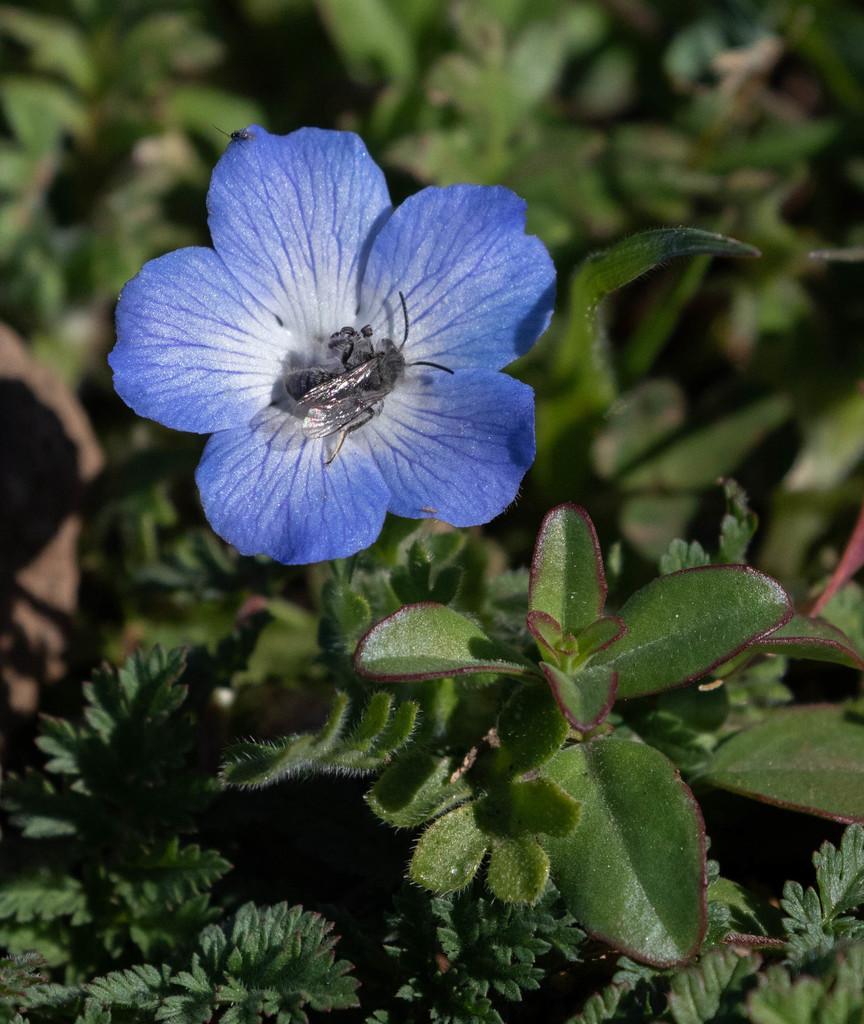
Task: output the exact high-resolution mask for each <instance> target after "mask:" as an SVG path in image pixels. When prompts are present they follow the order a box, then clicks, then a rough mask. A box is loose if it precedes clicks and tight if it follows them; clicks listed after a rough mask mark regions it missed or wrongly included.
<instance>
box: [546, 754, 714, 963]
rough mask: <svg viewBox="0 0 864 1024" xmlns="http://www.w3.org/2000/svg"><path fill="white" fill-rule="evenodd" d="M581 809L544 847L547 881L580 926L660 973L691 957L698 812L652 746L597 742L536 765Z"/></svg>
mask: <svg viewBox="0 0 864 1024" xmlns="http://www.w3.org/2000/svg"><path fill="white" fill-rule="evenodd" d="M543 775H544V776H546V777H548V778H551V779H554V780H555V781H556V782H557V783H558V784H559V785H560V786H561V788H562V789H564V790H565V791H566V792H567V793H569V794H570V796H572V797H573V798H574V799H575V800H579V801H581V802H582V819H581V821H580V824H579V827H578V828H577V829H575V830H574V831H573V832H572V833H571V834H570V835H569V836H566V837H565V838H562V839H548V840H547V841H546V843H545V845H546V849H547V850H548V852H549V859H550V862H551V865H552V880H553V882H554V883H555V885H556V886H558V888H559V889H560V890H561V893H562V895H563V897H564V900H565V902H566V903H567V906H568V909H569V910H570V912H571V913H572V914H573V915H574V916H575V917H576V919H577V920H578V921H579V923H580V925H582V927H583V928H585V929H587V930H588V931H589V932H591V933H593V934H594V935H596V936H597V937H599V938H602V939H603V940H604V941H606V942H608V943H610V944H611V945H613V946H615V947H616V948H618V949H621V950H624V951H625V952H627V954H628V955H629V956H632V957H634V958H636V959H638V960H642V961H645V962H646V963H651V964H655V965H658V966H671V965H673V964H680V963H683V962H684V961H686V960H688V959H689V958H690V957H691V956H693V954H694V953H695V952H696V950H697V949H698V948H699V943H700V942H701V940H702V936H703V934H704V931H705V922H706V904H705V833H704V826H703V823H702V815H701V814H700V813H699V808H698V807H697V805H696V802H695V801H694V799H693V795H692V793H691V792H690V790H689V789H688V788H687V786H686V785H685V784H684V783H683V782H682V781H681V778H680V776H679V774H678V772H677V771H676V769H675V766H674V765H673V764H672V762H671V761H669V760H668V759H667V758H666V757H664V756H663V755H662V754H661V753H660V752H659V751H657V750H655V749H654V748H653V747H649V746H646V745H645V744H642V743H630V742H625V741H623V740H617V739H597V740H593V741H592V742H590V743H585V744H581V745H579V746H574V747H570V748H569V749H567V750H564V751H562V752H561V753H560V754H559V755H558V756H557V757H555V758H554V759H553V760H552V761H550V762H549V763H548V764H547V765H546V766H544V768H543Z"/></svg>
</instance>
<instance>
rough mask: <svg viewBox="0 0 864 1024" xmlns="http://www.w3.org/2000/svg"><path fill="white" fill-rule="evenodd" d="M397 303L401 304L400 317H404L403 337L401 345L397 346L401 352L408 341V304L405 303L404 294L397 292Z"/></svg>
mask: <svg viewBox="0 0 864 1024" xmlns="http://www.w3.org/2000/svg"><path fill="white" fill-rule="evenodd" d="M399 301H400V302H401V303H402V316H404V317H405V335H404V337H403V338H402V344H401V345H400V346H399V349H400V351H401V350H402V349H403V348H405V342H406V341H407V340H408V303H407V302H406V301H405V293H404V292H399Z"/></svg>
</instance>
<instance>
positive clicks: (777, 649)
mask: <svg viewBox="0 0 864 1024" xmlns="http://www.w3.org/2000/svg"><path fill="white" fill-rule="evenodd" d="M752 650H753V651H754V652H756V651H761V652H763V653H765V654H780V655H782V656H783V657H786V658H810V659H811V660H813V661H829V662H835V663H837V664H839V665H848V666H849V668H858V669H862V668H864V661H862V660H861V655H860V654H859V653H858V651H856V650H855V645H854V644H853V643H852V641H851V640H850V639H849V637H847V636H846V634H845V633H841V631H840V630H839V629H836V628H835V627H834V626H832V625H830V624H829V623H827V622H824V621H823V620H822V619H814V618H809V617H808V616H806V615H793V616H792V618H791V619H790V620H789V621H788V622H787V623H785V625H783V626H781V627H780V628H779V629H776V630H774V632H773V633H771V634H770V635H769V636H767V637H765V638H764V639H763V640H760V641H759V642H758V643H755V644H753V647H752Z"/></svg>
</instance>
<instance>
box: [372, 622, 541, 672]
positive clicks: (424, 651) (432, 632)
mask: <svg viewBox="0 0 864 1024" xmlns="http://www.w3.org/2000/svg"><path fill="white" fill-rule="evenodd" d="M354 664H355V667H356V669H357V671H358V672H359V673H360V674H361V675H363V676H366V677H367V678H369V679H375V680H378V681H380V682H393V681H396V680H400V679H404V680H410V679H441V678H445V677H447V676H453V675H464V674H466V673H472V672H484V673H489V672H500V673H505V674H508V675H533V674H536V672H537V669H536V667H535V666H533V665H532V664H531V663H530V662H529V661H526V660H524V659H522V658H521V656H520V655H518V654H517V653H516V652H514V651H511V650H510V649H509V648H506V647H504V646H503V645H500V644H496V643H495V642H494V641H492V640H490V638H489V637H488V636H487V635H486V634H485V633H484V632H483V630H482V629H481V628H480V627H479V626H478V625H476V624H475V623H474V622H472V621H471V620H470V619H468V618H466V617H465V616H464V615H460V613H459V612H456V611H453V609H452V608H447V607H445V606H444V605H437V604H415V605H407V606H406V607H404V608H401V609H400V610H399V611H398V612H395V613H394V614H393V615H390V616H388V617H387V618H386V619H384V620H382V621H381V622H379V623H378V625H377V626H373V627H372V629H371V630H370V631H369V632H368V633H367V634H366V636H364V637H363V639H362V640H361V641H360V643H359V645H358V647H357V651H356V653H355V655H354Z"/></svg>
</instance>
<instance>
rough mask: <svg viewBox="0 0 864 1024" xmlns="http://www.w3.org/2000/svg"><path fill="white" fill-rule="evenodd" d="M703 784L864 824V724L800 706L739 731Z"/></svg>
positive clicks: (717, 757) (722, 749)
mask: <svg viewBox="0 0 864 1024" xmlns="http://www.w3.org/2000/svg"><path fill="white" fill-rule="evenodd" d="M704 781H706V782H709V783H710V784H711V785H713V786H717V787H718V788H720V789H728V790H731V791H732V792H734V793H744V794H746V795H747V796H752V797H755V798H756V799H757V800H763V801H765V802H766V803H772V804H778V805H780V806H781V807H792V808H795V809H796V810H800V811H807V812H808V813H810V814H817V815H819V816H821V817H825V818H833V819H834V820H836V821H864V722H862V721H861V719H860V718H858V717H855V716H852V715H848V714H845V713H844V711H843V709H842V708H838V707H822V706H815V707H796V708H790V709H786V710H782V711H776V712H775V713H774V714H773V715H772V717H771V718H769V719H768V720H767V721H765V722H762V723H760V724H759V725H756V726H754V727H753V728H752V729H747V730H745V731H743V732H739V733H737V734H736V735H735V736H733V737H732V738H731V739H730V740H728V741H727V742H726V743H724V744H723V745H722V746H721V747H720V748H719V749H718V751H717V753H716V754H715V756H714V759H713V760H712V761H711V763H710V765H709V767H708V770H707V772H706V773H705V776H704Z"/></svg>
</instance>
